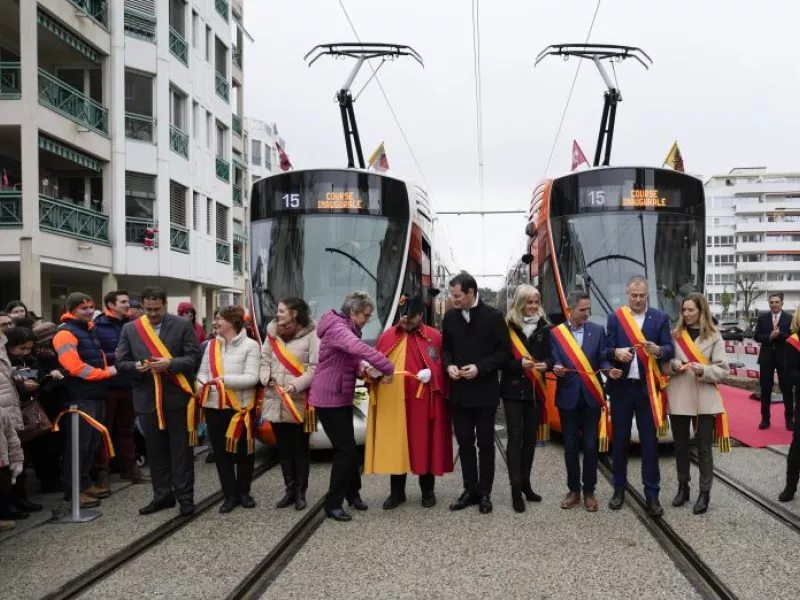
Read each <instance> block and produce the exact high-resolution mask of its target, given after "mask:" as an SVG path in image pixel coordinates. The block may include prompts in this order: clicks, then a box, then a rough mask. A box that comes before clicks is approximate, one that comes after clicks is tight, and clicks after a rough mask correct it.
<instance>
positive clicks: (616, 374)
mask: <svg viewBox="0 0 800 600" xmlns="http://www.w3.org/2000/svg"><path fill="white" fill-rule="evenodd" d="M608 376H609V377H611V379H619V378H620V377H622V369H617V368H614V369H610V370H609V371H608Z"/></svg>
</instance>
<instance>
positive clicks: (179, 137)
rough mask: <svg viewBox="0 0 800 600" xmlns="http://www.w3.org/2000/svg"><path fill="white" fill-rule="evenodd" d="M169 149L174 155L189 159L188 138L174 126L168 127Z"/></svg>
mask: <svg viewBox="0 0 800 600" xmlns="http://www.w3.org/2000/svg"><path fill="white" fill-rule="evenodd" d="M169 147H170V148H171V149H172V151H173V152H174V153H175V154H180V155H181V156H182V157H184V158H189V136H188V135H186V134H185V133H184V132H183V131H181V130H180V129H178V128H177V127H175V125H170V127H169Z"/></svg>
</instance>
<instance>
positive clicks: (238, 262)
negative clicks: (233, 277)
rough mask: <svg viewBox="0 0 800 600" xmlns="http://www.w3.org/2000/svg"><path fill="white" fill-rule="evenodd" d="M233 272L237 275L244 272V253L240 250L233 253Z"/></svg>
mask: <svg viewBox="0 0 800 600" xmlns="http://www.w3.org/2000/svg"><path fill="white" fill-rule="evenodd" d="M233 272H234V273H236V274H237V275H242V274H244V261H243V260H242V255H241V254H240V253H238V252H234V253H233Z"/></svg>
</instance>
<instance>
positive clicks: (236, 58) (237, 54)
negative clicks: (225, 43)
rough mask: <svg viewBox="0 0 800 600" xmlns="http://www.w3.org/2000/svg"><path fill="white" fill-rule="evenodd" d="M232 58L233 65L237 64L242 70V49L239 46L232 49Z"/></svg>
mask: <svg viewBox="0 0 800 600" xmlns="http://www.w3.org/2000/svg"><path fill="white" fill-rule="evenodd" d="M231 57H232V58H233V64H235V65H236V66H237V67H239V68H240V69H241V68H242V49H241V48H239V46H233V47H232V48H231Z"/></svg>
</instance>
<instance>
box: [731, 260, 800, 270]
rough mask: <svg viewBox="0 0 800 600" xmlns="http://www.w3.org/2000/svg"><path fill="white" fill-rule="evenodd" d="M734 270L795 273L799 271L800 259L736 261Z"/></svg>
mask: <svg viewBox="0 0 800 600" xmlns="http://www.w3.org/2000/svg"><path fill="white" fill-rule="evenodd" d="M736 271H737V272H742V273H775V272H784V273H790V272H791V273H796V272H798V271H800V261H789V260H775V261H759V262H737V263H736Z"/></svg>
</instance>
